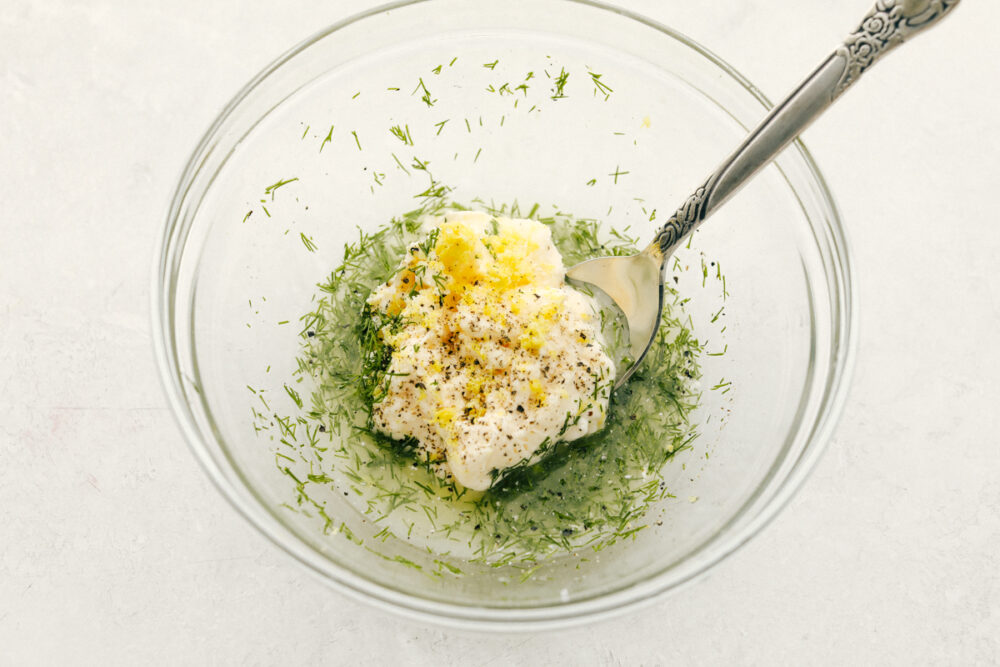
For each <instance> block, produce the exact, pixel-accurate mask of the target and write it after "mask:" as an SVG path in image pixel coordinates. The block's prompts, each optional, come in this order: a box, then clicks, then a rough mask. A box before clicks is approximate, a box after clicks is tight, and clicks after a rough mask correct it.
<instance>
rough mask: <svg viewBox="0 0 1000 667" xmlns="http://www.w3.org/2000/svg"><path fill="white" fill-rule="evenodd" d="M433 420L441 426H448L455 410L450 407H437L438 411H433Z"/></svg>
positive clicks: (453, 417) (453, 418)
mask: <svg viewBox="0 0 1000 667" xmlns="http://www.w3.org/2000/svg"><path fill="white" fill-rule="evenodd" d="M434 420H435V421H436V422H437V423H438V426H440V427H441V428H448V426H450V425H451V423H452V422H453V421H454V420H455V411H454V410H452V409H451V408H439V409H438V411H437V412H435V413H434Z"/></svg>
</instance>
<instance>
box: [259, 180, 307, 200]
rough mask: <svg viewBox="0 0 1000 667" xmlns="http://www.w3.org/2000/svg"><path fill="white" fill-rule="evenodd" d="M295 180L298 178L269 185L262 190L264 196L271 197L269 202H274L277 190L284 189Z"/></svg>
mask: <svg viewBox="0 0 1000 667" xmlns="http://www.w3.org/2000/svg"><path fill="white" fill-rule="evenodd" d="M297 180H299V179H298V177H296V178H288V179H285V180H280V181H278V182H277V183H272V184H271V185H269V186H267V187H266V188H264V194H265V195H271V201H274V193H275V192H276V191H277V190H278V188H281V187H284V186H286V185H288V184H289V183H294V182H295V181H297Z"/></svg>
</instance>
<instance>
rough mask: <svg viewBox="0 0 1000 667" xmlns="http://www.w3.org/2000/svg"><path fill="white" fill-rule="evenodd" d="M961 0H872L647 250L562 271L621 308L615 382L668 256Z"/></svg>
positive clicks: (651, 317) (637, 351)
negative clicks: (855, 86) (624, 344)
mask: <svg viewBox="0 0 1000 667" xmlns="http://www.w3.org/2000/svg"><path fill="white" fill-rule="evenodd" d="M958 3H959V0H877V2H876V4H875V7H874V8H873V9H872V10H871V11H870V12H869V13H868V14H867V16H865V18H864V20H863V21H862V22H861V25H859V26H858V28H857V29H856V30H855V31H854V32H853V33H851V34H850V35H849V36H848V37H847V39H845V40H844V42H843V43H842V44H841V45H840V46H838V47H837V48H836V50H834V52H833V53H831V54H830V55H829V56H828V57H827V58H826V60H824V61H823V62H822V63H821V64H820V66H819V67H818V68H816V70H815V71H814V72H813V73H812V74H811V75H809V77H808V78H807V79H806V80H805V81H804V82H802V83H801V84H800V85H799V86H798V87H797V88H796V89H795V90H793V91H792V92H791V94H790V95H788V97H786V98H785V99H784V100H783V101H782V102H780V103H779V104H777V105H776V106H775V107H774V108H773V109H772V110H771V112H770V113H769V114H768V115H767V117H766V118H764V120H763V121H762V122H761V123H760V125H758V126H757V128H756V129H754V130H753V131H752V132H750V134H749V135H748V136H747V138H746V139H744V140H743V143H741V144H740V145H739V147H738V148H737V149H736V150H735V151H734V152H733V154H732V155H730V156H729V157H728V158H726V160H724V161H723V163H722V164H721V165H720V166H719V168H718V169H716V170H715V172H713V173H712V175H711V176H709V177H708V178H707V179H706V180H705V182H704V183H702V185H701V186H699V187H698V189H697V190H695V192H694V194H692V195H691V196H690V197H688V198H687V199H686V200H685V201H684V203H683V204H682V205H681V207H680V208H679V209H677V212H676V213H674V214H673V215H672V216H671V217H670V219H669V220H667V222H666V224H665V225H663V228H662V229H661V230H660V231H659V233H657V235H656V238H655V239H653V242H652V243H650V244H649V247H647V248H646V249H645V250H643V251H642V252H640V253H639V254H637V255H631V256H628V257H599V258H597V259H591V260H588V261H586V262H581V263H580V264H577V265H576V266H574V267H572V268H570V269H569V270H568V271H567V272H566V277H567V278H569V279H571V280H574V281H580V282H585V283H590V284H591V285H594V286H596V287H598V288H600V289H601V290H602V291H604V292H605V293H606V294H607V295H608V296H609V297H611V299H612V300H613V301H614V302H615V303H616V304H617V305H618V307H619V308H621V310H622V312H623V313H624V314H625V318H626V320H627V323H628V329H629V354H630V356H631V358H632V359H634V360H635V361H634V362H633V363H632V365H631V366H629V367H628V368H627V369H624V370H623V369H621V368H619V370H618V378H617V380H616V382H615V387H616V388H617V387H620V386H621V385H622V383H624V382H625V381H626V380H627V379H628V378H629V377H630V376H631V375H632V373H634V372H635V370H636V368H637V367H638V366H639V362H641V361H642V359H643V357H645V356H646V352H647V351H648V350H649V346H650V345H651V344H652V343H653V339H654V337H655V336H656V330H657V328H658V327H659V326H660V312H661V310H662V308H663V281H664V274H665V272H666V271H665V270H666V265H667V259H669V258H670V256H671V255H672V254H673V252H674V250H676V249H677V247H678V246H679V245H680V244H681V243H682V242H683V241H684V239H685V238H686V237H687V236H688V234H690V233H691V232H692V231H694V229H695V228H696V227H698V225H700V224H701V223H702V222H703V221H704V220H705V219H706V218H707V217H708V216H709V215H711V214H712V213H714V212H715V210H716V209H717V208H719V207H720V206H722V204H723V203H725V202H726V200H728V199H729V198H730V197H731V196H733V195H734V194H735V193H736V191H737V190H739V189H740V188H741V187H742V186H743V185H744V184H746V182H747V181H749V180H750V178H751V177H753V176H754V175H755V174H756V173H757V172H758V171H760V169H761V168H762V167H764V166H765V165H767V164H768V163H769V162H770V161H771V160H772V159H774V157H775V156H776V155H777V154H778V153H780V152H781V151H782V149H784V148H785V146H787V145H788V144H789V143H790V142H791V141H792V140H793V139H795V137H796V136H798V135H799V133H801V132H802V131H803V130H804V129H805V128H806V127H807V126H808V125H809V124H810V123H811V122H812V121H813V120H815V119H816V118H817V117H818V116H819V115H820V114H822V113H823V112H824V111H826V109H827V108H828V107H829V106H830V105H831V104H833V103H834V101H836V100H837V98H838V97H840V95H841V94H842V93H843V92H844V91H845V90H847V88H848V86H850V85H851V84H852V83H854V82H855V81H857V80H858V79H859V78H860V77H861V75H862V74H864V72H865V71H866V70H868V68H869V67H871V66H872V65H874V64H875V62H876V61H878V60H879V58H881V57H882V56H883V55H885V54H886V53H888V52H889V51H890V50H891V49H893V48H894V47H896V46H898V45H900V44H902V43H903V42H904V41H905V40H906V39H909V38H910V37H911V36H913V35H915V34H916V33H918V32H920V31H921V30H923V29H924V28H928V27H930V26H931V25H933V24H935V23H936V22H937V21H939V20H940V19H941V18H943V17H944V16H945V15H946V14H947V13H948V12H950V11H951V10H952V9H954V8H955V7H956V6H957V5H958Z"/></svg>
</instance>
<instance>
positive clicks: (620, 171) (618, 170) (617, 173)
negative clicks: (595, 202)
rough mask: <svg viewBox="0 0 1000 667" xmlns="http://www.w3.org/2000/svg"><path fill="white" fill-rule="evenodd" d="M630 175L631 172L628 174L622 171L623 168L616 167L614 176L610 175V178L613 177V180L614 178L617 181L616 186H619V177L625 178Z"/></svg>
mask: <svg viewBox="0 0 1000 667" xmlns="http://www.w3.org/2000/svg"><path fill="white" fill-rule="evenodd" d="M628 173H629V172H627V171H622V168H621V167H615V171H614V173H613V174H608V176H611V177H612V178H614V179H615V185H618V177H619V176H625V175H626V174H628Z"/></svg>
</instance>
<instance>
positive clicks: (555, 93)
mask: <svg viewBox="0 0 1000 667" xmlns="http://www.w3.org/2000/svg"><path fill="white" fill-rule="evenodd" d="M568 81H569V72H567V71H566V68H562V69H561V70H560V72H559V76H557V77H556V79H555V86H554V87H553V88H552V99H554V100H560V99H562V98H564V97H566V83H567V82H568Z"/></svg>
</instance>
